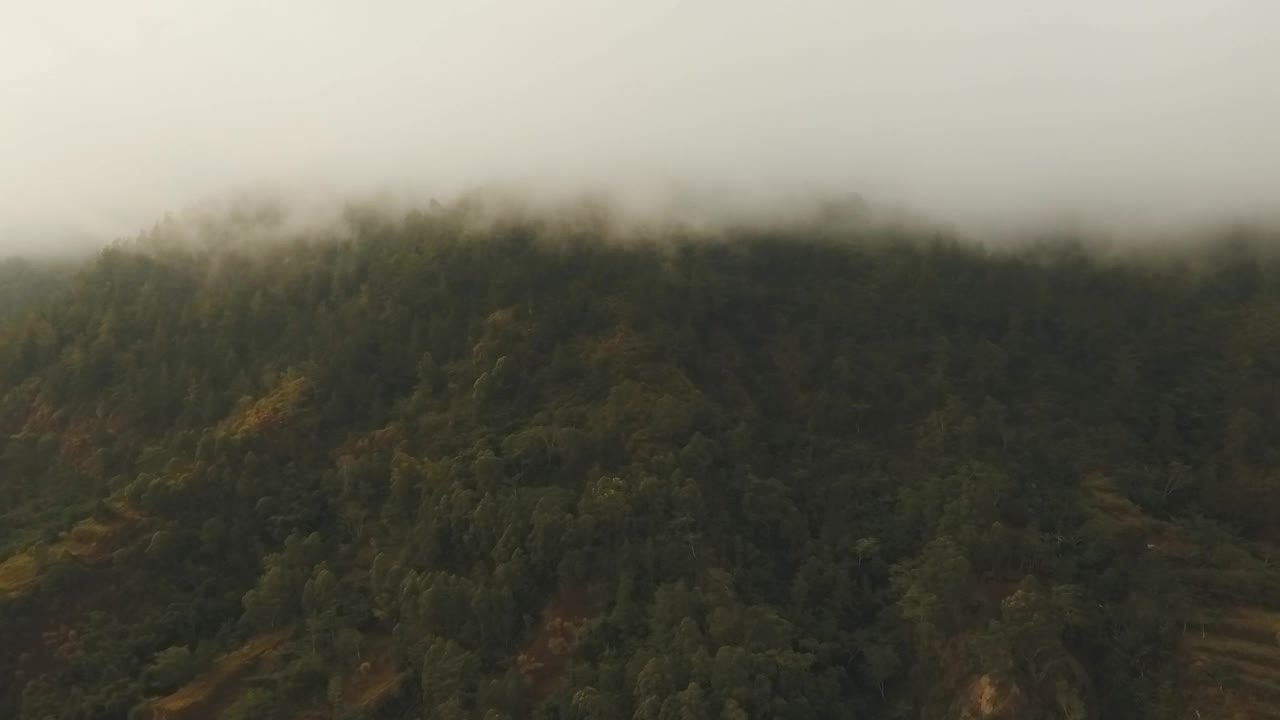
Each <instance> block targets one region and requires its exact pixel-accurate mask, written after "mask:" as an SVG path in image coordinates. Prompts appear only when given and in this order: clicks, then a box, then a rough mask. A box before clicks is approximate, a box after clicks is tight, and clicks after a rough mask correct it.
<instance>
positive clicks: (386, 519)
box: [0, 209, 1280, 720]
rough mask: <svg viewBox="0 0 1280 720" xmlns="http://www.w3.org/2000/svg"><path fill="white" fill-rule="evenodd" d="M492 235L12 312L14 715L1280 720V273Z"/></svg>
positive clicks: (5, 475) (1205, 256)
mask: <svg viewBox="0 0 1280 720" xmlns="http://www.w3.org/2000/svg"><path fill="white" fill-rule="evenodd" d="M464 216H465V213H464V212H463V211H462V210H457V209H455V210H447V211H439V212H437V213H433V214H430V215H424V214H420V213H414V214H411V215H409V216H407V217H405V218H401V219H397V220H394V221H391V220H379V219H377V218H376V217H375V216H359V217H358V218H357V219H355V220H353V221H352V226H353V228H354V230H353V235H354V237H352V238H347V239H342V240H327V241H317V242H302V241H296V242H282V243H279V244H277V245H273V246H271V247H268V248H258V249H255V250H245V249H237V248H236V247H235V246H234V245H228V246H226V247H221V248H220V249H208V248H201V249H195V248H194V247H193V246H186V245H182V244H177V243H174V244H170V243H166V242H165V241H163V240H162V239H157V238H152V239H150V240H148V241H146V242H140V243H136V244H124V245H122V246H119V247H115V248H113V249H110V250H107V251H105V252H103V253H102V254H101V256H100V257H98V258H97V259H96V260H95V261H94V262H92V263H90V264H88V265H87V266H86V267H85V268H84V269H83V271H82V272H81V273H80V274H79V276H78V277H76V278H75V280H74V282H72V283H70V285H69V286H68V287H66V288H65V289H64V290H63V291H61V292H59V293H57V294H56V297H46V298H44V299H42V300H39V301H38V302H36V304H35V306H34V308H28V309H27V311H24V312H22V313H20V314H17V316H14V315H15V313H11V312H10V313H6V315H9V316H10V317H7V318H6V320H5V322H4V324H3V326H2V329H0V438H2V439H0V510H2V511H3V513H4V514H3V516H0V546H2V547H3V551H4V552H3V555H2V556H0V559H2V558H6V557H7V558H9V559H8V560H7V561H4V563H3V564H0V598H3V599H0V716H3V717H11V718H21V719H36V718H123V717H152V716H154V717H165V718H212V717H227V718H268V719H270V718H329V717H335V718H355V717H368V718H389V719H390V718H428V717H431V718H527V717H534V718H584V719H585V718H643V719H649V718H652V719H666V718H717V719H719V718H723V719H725V720H728V719H734V718H797V719H800V718H823V717H831V718H943V717H975V718H976V717H1015V716H1016V717H1018V718H1086V717H1101V718H1162V719H1164V718H1178V717H1195V712H1194V711H1195V710H1196V709H1197V708H1201V707H1214V708H1217V709H1221V708H1222V707H1224V706H1225V705H1224V703H1225V704H1231V703H1234V705H1231V707H1236V708H1237V709H1238V710H1239V712H1244V713H1259V714H1258V715H1257V716H1265V715H1262V714H1261V713H1265V712H1267V708H1268V707H1271V708H1275V707H1277V706H1280V703H1278V702H1276V701H1277V700H1278V699H1280V677H1277V678H1276V679H1275V680H1269V679H1268V672H1270V671H1272V670H1276V669H1277V668H1280V663H1277V664H1276V665H1274V666H1271V665H1268V662H1269V658H1268V656H1267V653H1269V652H1271V653H1274V650H1275V647H1274V640H1273V639H1268V638H1269V633H1268V631H1267V630H1266V628H1265V627H1264V628H1263V630H1262V632H1261V633H1260V634H1259V633H1257V632H1254V631H1255V630H1257V628H1256V627H1254V626H1251V625H1250V623H1251V622H1253V620H1250V619H1249V618H1255V619H1256V618H1258V617H1262V618H1264V620H1262V621H1261V622H1263V623H1264V625H1265V623H1266V622H1269V620H1266V618H1269V617H1270V616H1269V615H1267V613H1266V608H1268V607H1275V606H1276V605H1277V604H1278V603H1280V573H1277V572H1276V569H1275V567H1274V566H1272V565H1270V560H1271V554H1270V553H1271V551H1270V548H1271V547H1272V546H1271V545H1270V544H1269V543H1268V542H1267V540H1268V537H1269V535H1268V533H1269V531H1270V530H1272V529H1273V527H1272V525H1273V522H1274V511H1275V508H1277V507H1280V478H1278V477H1277V475H1276V471H1275V470H1274V468H1276V467H1277V466H1278V465H1277V460H1280V457H1277V456H1278V455H1280V443H1278V442H1277V441H1278V440H1280V418H1278V417H1277V408H1280V269H1277V267H1276V266H1275V264H1274V263H1272V262H1271V260H1270V259H1269V256H1267V255H1266V253H1264V252H1262V251H1261V250H1260V249H1259V246H1258V243H1256V242H1253V243H1251V242H1250V241H1249V240H1248V238H1241V237H1237V238H1235V239H1231V240H1224V241H1221V242H1218V243H1213V244H1209V245H1206V246H1205V247H1203V248H1201V249H1200V250H1195V251H1188V252H1187V253H1186V254H1185V255H1183V256H1180V257H1178V258H1176V259H1165V260H1162V261H1160V262H1156V261H1137V260H1133V261H1123V262H1120V261H1116V262H1103V261H1100V260H1097V259H1095V258H1094V257H1093V256H1091V255H1090V254H1088V253H1086V252H1084V251H1082V250H1081V249H1079V248H1078V247H1076V246H1074V245H1072V244H1069V243H1061V244H1051V245H1047V246H1043V247H1038V248H1035V249H1026V250H1022V251H1018V252H1008V253H990V252H983V251H979V250H976V249H970V248H967V247H965V246H962V245H957V244H955V243H953V242H949V241H945V240H938V239H932V238H914V239H913V238H910V237H890V236H889V235H890V234H889V233H879V232H874V231H869V230H863V231H855V230H848V231H839V230H834V229H823V228H821V227H811V228H797V229H793V230H785V231H768V232H766V231H751V230H741V231H734V232H730V233H727V234H728V235H729V236H730V239H729V240H728V241H721V240H714V239H705V238H697V237H683V236H681V235H680V233H679V232H677V231H672V232H671V233H669V234H670V235H671V236H670V237H666V238H664V242H663V244H662V245H661V246H658V245H653V246H650V245H647V244H645V243H643V242H641V241H639V240H636V241H633V242H632V243H630V244H624V245H617V244H614V245H611V244H608V243H602V242H598V241H597V239H596V236H597V235H598V234H599V230H598V227H597V225H596V224H595V223H594V222H589V221H587V222H579V223H576V224H575V223H568V222H551V221H547V220H536V219H535V220H529V219H525V220H521V221H514V220H513V221H511V222H506V223H497V224H495V225H492V226H489V227H487V228H486V229H484V230H478V231H474V230H473V231H467V230H464V227H465V225H464V223H463V220H464V219H465V217H464ZM157 233H159V234H162V232H161V231H157ZM12 287H13V286H12V285H10V284H9V283H8V281H7V280H6V281H5V283H4V288H3V289H4V291H5V292H6V293H8V292H11V290H10V288H12ZM1189 628H1193V630H1190V632H1194V634H1195V635H1196V636H1197V637H1201V638H1203V642H1202V644H1201V645H1199V646H1196V647H1204V648H1208V649H1205V650H1204V651H1203V653H1201V654H1199V655H1197V654H1196V653H1194V652H1191V651H1190V650H1188V648H1187V644H1186V643H1185V642H1184V635H1185V634H1187V633H1188V632H1189ZM1206 628H1208V631H1209V633H1206V630H1205V629H1206ZM1274 629H1275V630H1280V627H1276V628H1274ZM1213 632H1220V633H1222V635H1221V638H1222V640H1221V642H1220V643H1218V645H1221V646H1223V647H1222V648H1219V650H1220V651H1221V652H1219V651H1218V650H1214V649H1213V648H1215V647H1218V645H1214V644H1213V643H1211V642H1210V640H1211V639H1212V637H1213V636H1212V635H1211V633H1213ZM1232 633H1234V635H1232ZM1251 633H1252V634H1251ZM1255 636H1256V637H1255ZM1232 638H1236V639H1237V640H1239V641H1240V643H1244V644H1246V645H1248V648H1246V650H1247V652H1246V651H1240V650H1239V648H1235V646H1230V647H1227V646H1228V645H1229V644H1230V643H1229V641H1231V640H1232ZM1245 640H1248V641H1249V642H1248V643H1245ZM1255 640H1256V642H1254V641H1255ZM1250 643H1252V644H1250ZM1268 643H1270V644H1268ZM1223 648H1225V649H1223ZM1232 648H1235V649H1234V650H1232ZM1250 648H1251V649H1250ZM1196 652H1200V651H1198V650H1197V651H1196ZM1232 652H1234V653H1235V654H1234V655H1233V654H1232ZM1214 653H1217V654H1214ZM1277 657H1280V654H1277ZM1233 663H1234V664H1233ZM1247 668H1253V669H1252V670H1251V671H1250V672H1252V674H1249V675H1247V677H1246V675H1243V674H1242V673H1244V670H1245V669H1247ZM1268 668H1270V669H1271V670H1268ZM1242 677H1245V678H1246V680H1247V682H1245V681H1242V680H1241V678H1242ZM1268 683H1270V684H1268ZM1277 715H1278V716H1280V713H1277ZM1249 716H1253V715H1249Z"/></svg>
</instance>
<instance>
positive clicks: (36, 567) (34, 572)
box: [0, 552, 40, 595]
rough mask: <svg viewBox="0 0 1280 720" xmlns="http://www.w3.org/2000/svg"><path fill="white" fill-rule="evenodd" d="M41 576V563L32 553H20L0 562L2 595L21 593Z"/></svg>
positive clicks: (0, 589) (0, 592) (0, 588)
mask: <svg viewBox="0 0 1280 720" xmlns="http://www.w3.org/2000/svg"><path fill="white" fill-rule="evenodd" d="M39 577H40V564H39V563H37V562H36V559H35V558H34V557H32V555H31V553H26V552H23V553H18V554H17V555H14V556H13V557H11V558H9V559H8V560H5V561H4V562H0V595H10V594H14V593H20V592H22V591H23V590H26V589H27V588H28V587H30V586H31V584H32V583H34V582H35V581H36V579H37V578H39Z"/></svg>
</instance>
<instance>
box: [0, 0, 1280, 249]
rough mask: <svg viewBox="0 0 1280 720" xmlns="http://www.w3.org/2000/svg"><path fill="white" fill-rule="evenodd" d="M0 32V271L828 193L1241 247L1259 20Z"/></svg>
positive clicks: (1265, 23)
mask: <svg viewBox="0 0 1280 720" xmlns="http://www.w3.org/2000/svg"><path fill="white" fill-rule="evenodd" d="M3 14H4V21H3V22H2V23H0V88H3V90H4V92H3V94H2V95H0V98H3V99H0V104H2V106H0V253H7V252H14V251H22V252H30V251H33V250H38V249H45V250H47V249H49V248H50V247H61V246H66V245H72V244H76V245H81V244H94V243H100V242H105V241H108V240H111V239H113V238H117V237H121V236H129V235H132V234H134V233H136V232H137V230H139V229H140V228H142V227H145V226H147V225H149V224H150V223H152V222H153V221H154V220H156V219H157V218H159V217H161V216H162V215H163V214H164V213H165V212H168V211H175V210H180V209H182V208H184V207H187V206H189V205H191V204H193V203H195V204H198V203H203V202H207V201H209V199H210V198H215V199H216V198H219V197H223V196H226V195H228V194H237V193H246V192H248V193H253V192H257V191H259V190H263V191H267V192H270V193H273V194H277V195H280V194H283V195H296V196H298V197H308V198H313V199H314V198H319V197H330V196H341V195H347V194H370V193H379V192H383V193H391V194H395V195H396V196H399V197H412V198H429V197H440V198H442V199H448V198H450V197H455V196H456V195H457V194H459V193H461V192H464V191H466V190H467V189H470V188H473V187H476V186H481V185H487V184H493V183H498V184H504V185H516V186H523V187H527V188H537V189H538V192H541V193H550V194H557V193H559V194H575V193H581V192H584V191H590V192H594V191H606V192H609V193H612V194H614V195H615V196H621V197H625V198H630V202H632V203H633V204H634V205H635V206H636V207H645V206H646V204H649V205H654V206H658V207H662V206H668V205H670V204H671V202H673V201H672V200H671V198H676V197H681V196H685V195H688V194H690V193H692V194H693V195H695V196H696V195H698V193H706V192H709V191H710V190H711V189H714V192H715V193H716V194H717V197H719V198H722V199H724V198H733V200H732V201H729V200H722V201H723V202H726V203H729V204H736V205H737V206H740V207H754V208H764V209H769V208H770V203H773V204H775V205H777V206H778V207H783V206H785V205H786V204H787V203H788V202H790V199H794V198H804V197H811V196H815V195H820V194H828V193H832V194H842V193H848V192H854V193H858V194H860V195H862V196H864V197H867V198H869V199H872V200H874V201H876V202H880V203H885V204H888V205H891V206H901V207H903V208H904V209H906V210H908V211H910V212H918V213H921V214H926V215H929V216H932V217H935V218H937V219H939V220H942V221H947V222H953V223H956V224H957V225H959V226H961V227H964V228H966V229H969V230H971V231H974V232H984V231H986V230H989V229H990V228H992V227H997V228H1004V229H1008V228H1017V227H1025V226H1029V225H1035V224H1042V223H1046V222H1054V223H1064V222H1065V223H1081V224H1084V225H1088V226H1106V227H1111V228H1135V229H1141V228H1147V229H1150V228H1152V227H1176V226H1177V225H1179V224H1181V223H1190V222H1197V223H1201V222H1215V221H1229V220H1236V219H1250V220H1271V219H1273V218H1274V217H1275V213H1276V209H1275V208H1276V205H1277V202H1276V201H1277V198H1280V132H1277V131H1276V128H1278V127H1280V83H1277V82H1276V80H1275V73H1276V70H1277V69H1278V68H1280V44H1277V43H1276V42H1275V41H1274V40H1275V38H1276V37H1277V34H1280V5H1278V4H1276V3H1274V2H1271V1H1270V0H1213V1H1210V0H1165V1H1164V2H1159V3H1152V2H1147V1H1146V0H1105V1H1104V0H1082V1H1081V0H1077V1H1076V2H1058V1H1056V0H1052V1H1050V2H1043V3H1027V2H1022V1H1021V0H974V1H973V2H968V3H938V2H925V1H924V0H905V1H904V2H897V3H884V2H870V1H869V0H845V1H844V2H817V1H815V0H802V1H798V2H787V3H781V2H777V3H773V2H770V3H739V2H730V1H728V0H703V1H702V2H697V3H676V2H672V1H669V0H659V1H656V2H646V3H615V2H597V1H594V0H553V1H548V2H541V3H527V2H496V1H493V0H470V1H469V2H408V1H402V0H384V1H382V2H372V3H354V2H352V3H345V2H302V1H301V0H281V1H280V2H275V3H259V2H249V1H247V0H229V1H227V2H220V3H194V2H173V3H151V2H143V1H142V0H122V1H121V2H117V3H88V2H79V3H76V2H73V3H57V4H55V3H47V2H36V1H35V0H9V2H6V3H5V12H4V13H3Z"/></svg>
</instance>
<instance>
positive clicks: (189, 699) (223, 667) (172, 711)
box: [151, 630, 289, 720]
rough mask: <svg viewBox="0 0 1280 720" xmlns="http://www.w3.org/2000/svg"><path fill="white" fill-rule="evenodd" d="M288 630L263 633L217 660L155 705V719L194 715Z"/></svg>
mask: <svg viewBox="0 0 1280 720" xmlns="http://www.w3.org/2000/svg"><path fill="white" fill-rule="evenodd" d="M288 636H289V634H288V633H287V632H286V631H284V630H277V631H275V632H271V633H266V634H264V635H259V636H257V637H255V638H253V639H252V640H250V641H249V642H247V643H245V644H244V645H243V646H241V647H240V648H239V649H237V650H235V651H233V652H230V653H228V654H226V655H224V656H222V657H220V658H218V659H217V660H215V661H214V663H213V667H211V668H209V670H208V671H207V672H205V673H204V674H203V675H201V676H199V677H197V678H196V679H194V680H192V681H191V682H189V683H187V684H186V685H184V686H182V687H180V688H178V689H177V690H176V691H174V692H173V693H171V694H169V695H166V696H165V697H162V698H160V699H158V700H156V701H155V702H153V703H152V704H151V711H152V715H151V717H152V718H153V720H176V719H177V718H188V717H192V716H194V715H195V713H197V712H198V711H199V710H200V709H201V708H203V707H204V706H205V705H206V704H208V703H209V702H210V701H211V700H213V698H214V697H215V696H216V695H218V694H219V693H221V692H222V691H223V690H225V689H226V688H227V687H228V686H230V685H231V684H233V683H235V682H236V681H238V680H240V679H241V678H243V677H244V676H245V675H247V674H248V673H249V671H250V670H252V669H253V668H254V667H255V666H256V665H257V663H258V661H259V660H261V659H262V658H263V657H264V656H265V655H267V654H268V653H270V652H272V651H273V650H276V649H277V648H279V647H280V646H281V645H283V644H284V641H285V640H286V639H287V638H288Z"/></svg>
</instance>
